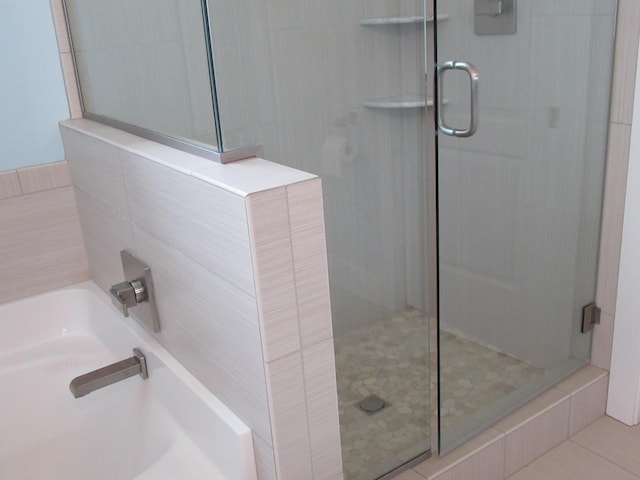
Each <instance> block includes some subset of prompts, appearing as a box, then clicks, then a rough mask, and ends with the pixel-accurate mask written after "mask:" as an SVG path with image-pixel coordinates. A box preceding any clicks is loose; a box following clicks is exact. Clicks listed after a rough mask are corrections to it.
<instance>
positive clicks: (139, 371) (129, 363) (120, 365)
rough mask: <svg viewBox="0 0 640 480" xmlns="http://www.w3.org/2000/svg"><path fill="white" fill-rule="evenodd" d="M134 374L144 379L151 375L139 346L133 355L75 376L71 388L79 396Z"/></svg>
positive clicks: (74, 394)
mask: <svg viewBox="0 0 640 480" xmlns="http://www.w3.org/2000/svg"><path fill="white" fill-rule="evenodd" d="M134 375H140V376H141V377H142V378H144V379H146V378H148V377H149V372H148V370H147V361H146V359H145V358H144V355H143V354H142V352H141V351H140V350H139V349H137V348H134V349H133V357H130V358H127V359H125V360H122V361H120V362H116V363H112V364H111V365H107V366H106V367H102V368H99V369H97V370H94V371H92V372H89V373H85V374H84V375H80V376H79V377H76V378H74V379H73V380H71V383H70V384H69V390H71V393H72V394H73V396H74V397H75V398H79V397H83V396H85V395H87V394H88V393H91V392H93V391H94V390H98V389H99V388H102V387H106V386H107V385H111V384H112V383H116V382H119V381H120V380H124V379H125V378H129V377H133V376H134Z"/></svg>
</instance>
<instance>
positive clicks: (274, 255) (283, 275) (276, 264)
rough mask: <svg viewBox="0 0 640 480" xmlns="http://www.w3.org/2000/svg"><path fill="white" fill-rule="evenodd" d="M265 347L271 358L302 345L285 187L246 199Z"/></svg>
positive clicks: (280, 355) (264, 351) (265, 356)
mask: <svg viewBox="0 0 640 480" xmlns="http://www.w3.org/2000/svg"><path fill="white" fill-rule="evenodd" d="M246 208H247V216H248V220H249V236H250V239H251V253H252V256H253V265H254V274H255V289H256V298H257V300H258V309H259V312H260V324H261V330H262V350H263V354H264V358H265V361H266V362H270V361H272V360H275V359H277V358H280V357H282V356H284V355H287V354H289V353H292V352H295V351H297V350H299V349H300V327H299V325H298V311H297V306H296V285H295V277H294V273H293V256H292V253H291V231H290V227H289V214H288V209H287V195H286V190H285V188H284V187H281V188H277V189H274V190H267V191H266V192H258V193H254V194H251V195H249V196H248V197H247V199H246Z"/></svg>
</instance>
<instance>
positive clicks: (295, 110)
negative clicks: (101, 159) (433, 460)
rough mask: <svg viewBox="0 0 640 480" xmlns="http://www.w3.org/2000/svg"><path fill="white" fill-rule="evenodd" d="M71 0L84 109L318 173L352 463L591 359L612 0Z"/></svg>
mask: <svg viewBox="0 0 640 480" xmlns="http://www.w3.org/2000/svg"><path fill="white" fill-rule="evenodd" d="M66 3H67V13H68V17H69V20H70V33H71V37H72V40H73V47H74V51H75V62H76V70H77V73H78V80H79V83H80V86H81V89H82V98H83V106H84V110H85V113H86V114H87V115H88V116H90V117H91V118H98V119H101V120H105V119H106V121H109V119H111V120H115V121H116V122H119V124H120V125H121V126H123V124H126V125H124V127H127V125H128V126H132V127H133V128H134V131H135V132H136V133H140V132H142V133H145V131H151V132H152V133H153V134H154V135H156V136H155V137H154V138H156V139H158V138H159V139H160V140H161V141H166V140H167V139H168V140H169V143H171V141H175V140H178V144H187V145H191V146H194V147H195V149H196V150H198V149H199V150H204V151H209V152H218V153H222V154H224V153H226V152H236V153H237V152H241V153H240V154H236V156H242V152H244V153H245V154H246V153H247V152H255V149H251V148H250V147H252V146H256V145H257V146H261V148H262V152H263V154H262V156H264V157H265V158H267V159H269V160H273V161H275V162H279V163H283V164H286V165H289V166H292V167H295V168H298V169H302V170H307V171H310V172H313V173H316V174H318V175H320V176H321V177H322V183H323V194H324V203H325V218H326V229H327V231H326V234H327V249H328V256H329V273H330V288H331V297H332V316H333V330H334V340H335V353H336V365H337V372H336V374H337V384H338V399H339V411H340V422H341V437H342V454H343V460H344V472H345V477H346V478H347V479H348V480H371V479H374V478H386V477H387V476H392V475H393V474H394V473H397V472H398V471H399V469H402V468H403V466H406V465H408V464H411V462H416V461H421V460H422V459H424V458H426V457H427V456H428V455H429V454H438V453H442V452H446V451H448V450H450V449H452V448H454V447H455V446H457V445H459V444H460V443H462V442H463V441H465V440H466V439H468V438H470V437H471V436H473V435H475V434H477V433H478V432H480V431H481V430H483V429H485V428H487V427H488V426H489V425H491V424H492V423H493V422H495V421H496V420H498V419H499V418H501V417H503V416H505V415H506V414H507V413H509V412H510V411H512V410H514V409H515V408H517V407H519V406H521V405H522V404H523V403H525V402H526V401H527V400H529V399H531V398H533V397H535V396H536V395H539V394H540V393H541V392H543V391H544V390H545V389H548V388H550V387H551V386H553V385H554V384H555V383H557V382H558V381H559V380H560V379H562V378H563V377H565V376H567V375H568V374H570V373H571V372H572V371H574V370H575V369H577V368H579V367H580V366H582V365H583V364H585V363H587V362H588V359H589V355H590V343H591V335H590V333H589V331H588V328H589V325H588V322H586V324H585V325H583V317H584V318H586V319H587V320H588V317H589V315H588V313H589V312H591V311H593V308H587V309H586V310H585V309H584V308H583V307H585V306H588V305H589V304H591V303H592V302H593V301H594V296H595V278H596V266H597V265H596V264H597V251H598V241H599V235H600V233H599V232H600V211H601V200H602V186H603V172H604V159H605V150H606V138H607V119H608V105H609V92H610V81H611V73H610V72H611V63H612V50H613V38H614V27H615V12H616V1H615V0H553V1H551V0H401V1H389V0H361V1H358V2H347V1H345V0H325V1H323V2H317V1H312V0H296V1H293V0H268V1H260V0H234V1H228V0H189V1H185V0H183V1H180V2H178V1H177V0H162V1H156V2H125V1H119V2H106V3H105V2H100V1H98V0H67V1H66ZM123 12H124V13H123ZM150 12H152V13H150ZM96 19H99V20H100V22H98V23H101V24H103V26H104V24H105V23H106V22H108V21H111V22H113V23H112V26H111V27H110V28H102V29H96V28H95V27H93V26H92V24H91V22H92V21H93V22H94V23H95V21H96ZM114 29H115V30H114ZM114 31H115V32H117V33H118V36H117V41H116V42H114V41H113V40H112V39H111V40H109V39H108V38H109V36H113V32H114ZM214 60H215V61H214ZM214 67H215V68H214ZM214 69H215V72H214ZM436 92H437V93H436ZM136 127H137V128H138V130H135V128H136ZM162 137H165V139H164V140H162ZM173 144H175V142H174V143H173ZM178 146H180V145H178ZM248 147H249V150H246V149H247V148H248ZM192 151H193V150H192ZM249 154H250V153H249ZM584 312H587V315H585V314H584ZM583 331H584V333H583Z"/></svg>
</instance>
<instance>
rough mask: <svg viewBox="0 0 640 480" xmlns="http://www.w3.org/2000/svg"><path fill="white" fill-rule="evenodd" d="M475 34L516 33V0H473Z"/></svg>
mask: <svg viewBox="0 0 640 480" xmlns="http://www.w3.org/2000/svg"><path fill="white" fill-rule="evenodd" d="M473 3H474V13H475V15H474V17H475V33H476V35H513V34H515V33H516V25H517V22H516V0H473Z"/></svg>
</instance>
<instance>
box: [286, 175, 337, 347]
mask: <svg viewBox="0 0 640 480" xmlns="http://www.w3.org/2000/svg"><path fill="white" fill-rule="evenodd" d="M287 200H288V204H289V218H290V223H291V245H292V248H293V268H294V271H295V277H296V292H297V299H298V300H297V301H298V316H299V321H300V335H301V340H302V345H303V346H306V345H312V344H314V343H317V342H320V341H322V340H325V339H327V338H331V337H332V335H333V333H332V326H331V299H330V295H329V271H328V267H327V245H326V240H325V225H324V210H323V204H322V184H321V183H320V179H319V178H316V179H313V180H308V181H305V182H300V183H296V184H293V185H288V186H287Z"/></svg>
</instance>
